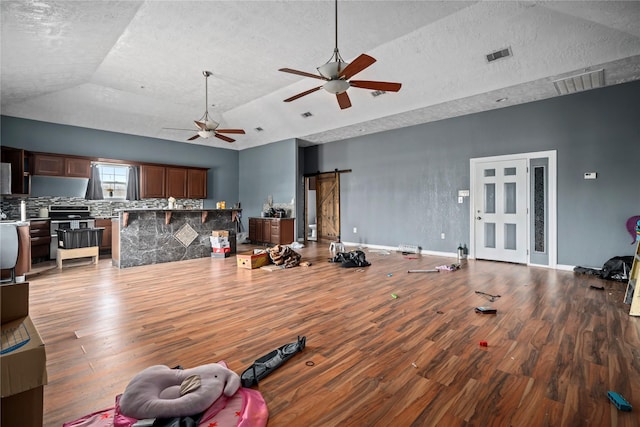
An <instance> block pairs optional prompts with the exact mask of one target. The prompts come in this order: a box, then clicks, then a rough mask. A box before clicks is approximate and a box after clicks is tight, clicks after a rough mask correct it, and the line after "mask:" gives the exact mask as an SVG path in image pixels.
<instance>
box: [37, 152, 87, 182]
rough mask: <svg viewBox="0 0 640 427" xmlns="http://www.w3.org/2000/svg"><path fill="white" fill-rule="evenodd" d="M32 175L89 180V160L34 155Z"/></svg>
mask: <svg viewBox="0 0 640 427" xmlns="http://www.w3.org/2000/svg"><path fill="white" fill-rule="evenodd" d="M32 175H46V176H64V177H69V178H89V177H90V176H91V160H89V159H87V158H81V157H68V156H60V155H55V154H40V153H36V154H34V155H33V171H32Z"/></svg>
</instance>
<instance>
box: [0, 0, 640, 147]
mask: <svg viewBox="0 0 640 427" xmlns="http://www.w3.org/2000/svg"><path fill="white" fill-rule="evenodd" d="M0 12H1V18H2V22H1V23H2V45H1V48H2V50H1V66H2V67H1V73H2V74H1V76H0V78H1V93H0V96H1V113H2V114H3V115H7V116H14V117H21V118H27V119H33V120H40V121H45V122H52V123H60V124H65V125H73V126H80V127H86V128H93V129H101V130H107V131H113V132H120V133H126V134H133V135H141V136H147V137H153V138H160V139H167V140H174V141H181V142H185V143H198V144H204V145H209V146H215V147H223V148H230V149H237V150H242V149H245V148H249V147H255V146H258V145H263V144H268V143H271V142H275V141H280V140H283V139H288V138H299V139H302V140H304V141H307V142H308V143H309V144H316V143H325V142H330V141H334V140H339V139H344V138H348V137H353V136H360V135H364V134H368V133H373V132H379V131H384V130H388V129H396V128H400V127H405V126H410V125H415V124H420V123H426V122H429V121H434V120H440V119H443V118H448V117H454V116H459V115H463V114H469V113H473V112H478V111H484V110H489V109H494V108H501V107H505V106H511V105H515V104H520V103H524V102H530V101H534V100H539V99H544V98H549V97H553V96H558V93H557V92H556V89H555V87H554V84H553V81H554V80H556V79H559V78H564V77H569V76H573V75H576V74H581V73H584V72H585V71H592V70H597V69H600V68H602V69H604V76H605V84H606V85H613V84H618V83H623V82H628V81H632V80H638V79H640V2H638V1H562V2H561V1H549V2H538V1H467V2H464V1H400V0H393V1H392V0H389V1H352V0H340V1H339V2H338V47H339V48H340V53H341V55H342V57H343V58H344V59H345V60H346V61H350V60H353V59H354V58H355V57H357V56H358V55H359V54H361V53H367V54H369V55H371V56H373V57H374V58H376V59H377V60H378V62H376V63H375V64H373V65H372V66H371V67H369V68H367V69H366V70H364V71H362V72H361V73H359V74H357V76H356V78H357V79H358V80H383V81H392V82H401V83H402V84H403V86H402V89H401V90H400V92H398V93H387V94H384V95H383V96H378V97H373V96H372V95H371V91H369V90H365V89H358V88H351V89H349V91H348V94H349V96H350V97H351V102H352V104H353V106H352V107H351V108H349V109H346V110H340V108H339V107H338V104H337V101H336V99H335V95H331V94H329V93H327V92H325V91H318V92H315V93H313V94H310V95H307V96H305V97H303V98H300V99H298V100H296V101H293V102H291V103H284V102H282V101H283V99H285V98H288V97H290V96H292V95H295V94H297V93H299V92H302V91H304V90H307V89H311V88H313V87H316V86H318V85H319V84H320V83H321V82H320V80H316V79H311V78H305V77H300V76H296V75H292V74H287V73H283V72H279V71H278V69H279V68H283V67H289V68H294V69H298V70H302V71H307V72H313V73H315V72H316V70H315V68H316V67H318V66H320V65H322V64H324V63H325V62H327V61H328V60H329V59H330V57H331V55H332V53H333V48H334V45H335V39H334V37H335V15H334V2H333V1H300V0H298V1H157V0H156V1H151V0H149V1H75V0H74V1H48V0H40V1H36V0H17V1H7V0H2V2H1V10H0ZM504 48H510V49H511V51H512V56H511V57H508V58H504V59H499V60H497V61H495V62H491V63H489V62H487V60H486V54H488V53H491V52H493V51H497V50H500V49H504ZM204 70H209V71H212V72H213V76H212V77H210V78H209V81H208V85H209V91H208V92H209V93H208V99H209V104H210V106H209V108H208V109H209V113H210V115H211V116H213V118H214V119H215V120H218V121H219V122H221V127H222V128H225V127H226V128H244V129H245V130H246V131H247V134H246V135H232V136H233V137H234V138H236V139H237V140H236V142H235V143H233V144H229V143H226V142H224V141H221V140H219V139H217V138H208V139H202V138H199V139H197V140H195V141H193V142H187V141H186V139H187V138H188V137H190V136H192V135H194V134H195V131H196V128H195V125H194V123H193V121H194V120H197V119H199V118H200V117H201V116H202V115H203V113H204V110H205V79H204V77H203V75H202V71H204ZM499 98H507V100H505V101H503V102H500V103H497V102H496V100H497V99H499ZM211 105H214V106H211ZM305 112H311V113H312V116H311V117H309V118H303V117H302V113H305ZM257 127H261V128H262V129H264V130H263V131H262V132H257V131H256V130H255V128H257ZM164 128H184V129H189V130H168V129H164ZM190 129H193V130H192V131H191V130H190Z"/></svg>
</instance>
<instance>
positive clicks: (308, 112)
mask: <svg viewBox="0 0 640 427" xmlns="http://www.w3.org/2000/svg"><path fill="white" fill-rule="evenodd" d="M301 116H302V117H304V118H305V119H306V118H307V117H311V116H313V114H311V112H310V111H307V112H306V113H302V114H301Z"/></svg>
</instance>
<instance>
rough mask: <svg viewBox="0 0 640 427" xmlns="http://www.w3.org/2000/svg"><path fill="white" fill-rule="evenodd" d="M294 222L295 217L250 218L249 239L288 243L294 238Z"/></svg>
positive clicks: (262, 241)
mask: <svg viewBox="0 0 640 427" xmlns="http://www.w3.org/2000/svg"><path fill="white" fill-rule="evenodd" d="M294 224H295V219H294V218H249V240H251V241H252V242H253V243H267V244H273V245H288V244H290V243H292V242H293V239H294Z"/></svg>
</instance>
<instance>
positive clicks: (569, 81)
mask: <svg viewBox="0 0 640 427" xmlns="http://www.w3.org/2000/svg"><path fill="white" fill-rule="evenodd" d="M553 85H554V86H555V87H556V90H557V91H558V95H568V94H570V93H576V92H582V91H583V90H589V89H596V88H599V87H603V86H604V69H601V70H595V71H589V72H587V73H582V74H578V75H576V76H572V77H567V78H566V79H560V80H555V81H554V82H553Z"/></svg>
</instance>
